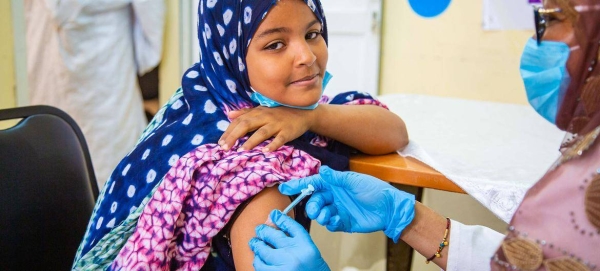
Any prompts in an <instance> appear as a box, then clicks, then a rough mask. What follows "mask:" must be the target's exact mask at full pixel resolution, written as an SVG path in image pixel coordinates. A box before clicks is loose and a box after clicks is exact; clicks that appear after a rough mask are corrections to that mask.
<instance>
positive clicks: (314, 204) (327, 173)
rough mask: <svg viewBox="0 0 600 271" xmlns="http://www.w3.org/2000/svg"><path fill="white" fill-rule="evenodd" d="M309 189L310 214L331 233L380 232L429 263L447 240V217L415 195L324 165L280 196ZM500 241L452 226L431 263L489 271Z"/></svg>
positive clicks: (477, 228)
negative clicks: (312, 189) (439, 253)
mask: <svg viewBox="0 0 600 271" xmlns="http://www.w3.org/2000/svg"><path fill="white" fill-rule="evenodd" d="M309 184H310V185H312V186H313V187H314V188H315V192H314V193H313V194H312V196H311V197H310V199H309V200H308V202H307V204H306V213H307V215H308V217H309V218H311V219H315V220H316V221H317V222H318V223H319V224H321V225H323V226H325V227H326V228H327V229H328V230H330V231H343V232H354V233H368V232H374V231H380V230H381V231H383V232H384V233H385V235H386V236H388V237H389V238H391V239H392V240H394V241H397V240H398V239H401V240H403V241H404V242H406V243H407V244H408V245H410V246H411V247H412V248H414V249H415V250H416V251H417V252H419V253H420V254H421V255H423V256H424V257H425V258H430V257H431V256H433V255H434V254H435V253H436V251H437V250H438V247H439V245H440V243H441V241H442V239H443V237H444V232H445V230H446V225H447V220H446V218H444V217H443V216H442V215H440V214H438V213H436V212H435V211H433V210H431V209H430V208H428V207H427V206H425V205H423V204H421V203H419V202H416V201H415V200H414V196H413V195H411V194H408V193H405V192H402V191H400V190H398V189H396V188H394V187H392V186H391V185H389V184H388V183H385V182H383V181H381V180H379V179H377V178H375V177H372V176H369V175H365V174H360V173H356V172H351V171H346V172H340V171H335V170H332V169H330V168H328V167H326V166H322V167H321V168H320V170H319V174H317V175H312V176H309V177H306V178H301V179H297V180H291V181H289V182H287V183H284V184H281V185H280V186H279V191H280V192H281V193H282V194H285V195H295V194H298V193H299V192H300V191H301V189H302V188H305V187H307V186H308V185H309ZM501 240H502V235H501V234H499V233H497V232H494V231H492V230H490V229H488V228H485V227H482V226H464V225H462V224H460V223H458V222H454V223H450V228H449V234H448V237H447V239H446V241H448V247H445V248H444V249H443V250H442V251H441V257H439V258H438V257H436V258H434V259H433V261H432V262H433V263H435V264H436V265H438V266H439V267H441V268H442V269H444V270H486V269H488V270H489V266H490V263H489V259H490V257H491V255H493V252H494V250H495V248H497V246H498V244H499V243H500V241H501ZM305 247H306V248H307V249H310V248H311V247H310V246H309V245H306V246H305Z"/></svg>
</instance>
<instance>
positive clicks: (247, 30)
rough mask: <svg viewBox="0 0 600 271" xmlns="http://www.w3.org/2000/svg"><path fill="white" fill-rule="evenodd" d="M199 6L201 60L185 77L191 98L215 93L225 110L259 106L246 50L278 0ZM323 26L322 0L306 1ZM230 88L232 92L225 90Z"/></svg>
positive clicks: (214, 1)
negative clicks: (255, 96) (249, 75)
mask: <svg viewBox="0 0 600 271" xmlns="http://www.w3.org/2000/svg"><path fill="white" fill-rule="evenodd" d="M203 1H204V3H202V2H201V4H200V6H199V17H200V21H199V23H198V37H199V41H200V59H201V60H200V63H198V64H196V65H194V67H192V68H191V69H189V70H188V71H187V73H186V75H185V76H184V78H183V87H184V94H185V96H186V98H187V99H190V98H192V97H196V96H198V94H197V90H198V89H201V90H208V91H210V92H212V93H213V97H214V99H215V100H216V103H218V104H221V105H223V106H224V108H223V109H226V110H228V109H239V108H244V107H249V106H250V105H251V104H252V105H256V103H253V102H252V101H251V100H250V95H251V94H252V90H251V89H250V80H249V78H248V72H247V70H246V61H245V58H246V53H247V52H246V51H247V48H248V46H249V45H250V41H251V39H252V37H253V36H254V33H255V32H256V30H257V29H258V26H259V25H260V23H261V22H262V19H263V18H265V17H266V15H267V13H268V11H269V10H270V9H271V8H272V7H273V6H274V5H276V4H277V2H278V1H277V0H242V1H241V4H240V1H239V0H219V1H218V0H203ZM305 2H306V4H307V5H308V6H309V7H310V8H311V10H312V11H313V13H314V14H315V16H316V17H317V19H318V20H320V21H321V25H322V26H323V38H324V39H325V42H327V26H326V21H325V17H324V15H323V8H322V6H321V3H320V2H319V1H316V2H315V1H313V0H305ZM223 90H229V91H223Z"/></svg>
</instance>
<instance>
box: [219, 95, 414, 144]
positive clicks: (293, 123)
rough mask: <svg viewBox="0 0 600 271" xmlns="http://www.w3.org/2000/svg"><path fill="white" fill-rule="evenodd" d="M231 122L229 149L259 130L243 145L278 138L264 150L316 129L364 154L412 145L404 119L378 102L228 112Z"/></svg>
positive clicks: (225, 141) (223, 138)
mask: <svg viewBox="0 0 600 271" xmlns="http://www.w3.org/2000/svg"><path fill="white" fill-rule="evenodd" d="M228 116H229V118H230V119H232V122H231V124H230V125H229V127H228V128H227V130H226V131H225V133H224V134H223V136H221V140H219V145H221V146H222V147H223V148H224V149H229V148H231V146H233V145H234V144H235V141H236V140H237V139H239V138H240V137H243V136H244V135H246V134H247V133H249V132H252V131H256V132H255V133H254V134H253V135H252V136H251V137H250V138H249V139H248V141H246V143H244V145H242V148H244V149H251V148H253V147H255V146H256V145H258V144H260V143H261V142H263V141H265V140H267V139H269V138H271V137H274V139H273V141H272V142H271V143H270V144H269V145H267V146H266V147H265V149H264V151H271V150H275V149H277V148H279V147H281V146H282V145H283V144H285V143H287V142H289V141H292V140H294V139H296V138H298V137H299V136H301V135H302V134H304V133H305V132H306V131H312V132H314V133H316V134H319V135H321V136H325V137H328V138H331V139H334V140H337V141H339V142H342V143H344V144H346V145H348V146H351V147H353V148H355V149H357V150H359V151H361V152H363V153H366V154H372V155H378V154H386V153H390V152H393V151H396V150H398V149H401V148H403V147H404V146H406V144H408V133H407V131H406V126H405V124H404V121H402V119H401V118H400V117H399V116H398V115H396V114H394V113H392V112H390V111H389V110H387V109H385V108H382V107H379V106H375V105H332V104H320V105H319V106H318V107H317V108H316V109H314V110H302V109H293V108H286V107H275V108H266V107H262V106H259V107H255V108H252V109H245V110H240V111H233V112H230V113H229V114H228Z"/></svg>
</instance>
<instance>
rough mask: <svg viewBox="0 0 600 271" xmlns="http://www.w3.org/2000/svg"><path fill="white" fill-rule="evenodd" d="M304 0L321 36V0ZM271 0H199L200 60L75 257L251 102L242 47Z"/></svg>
mask: <svg viewBox="0 0 600 271" xmlns="http://www.w3.org/2000/svg"><path fill="white" fill-rule="evenodd" d="M304 1H305V2H306V4H307V5H308V6H309V7H310V8H311V10H312V11H313V12H314V14H315V16H316V17H317V19H318V20H320V21H321V24H322V26H323V37H324V39H325V41H327V28H326V21H325V17H324V14H323V8H322V6H321V3H320V1H318V0H304ZM277 2H278V1H275V0H268V1H267V0H241V1H240V0H201V2H200V5H199V8H198V12H199V22H198V36H199V44H200V62H198V63H196V64H194V66H193V67H191V68H190V69H188V70H187V71H186V72H185V74H184V76H183V79H182V88H181V89H179V90H178V91H177V92H176V93H175V94H174V95H173V96H172V97H171V99H170V101H169V102H168V103H167V105H165V106H164V107H163V108H162V109H161V110H160V111H159V112H158V113H157V115H156V116H155V118H154V120H152V122H151V123H150V124H149V125H148V127H147V128H146V131H144V134H143V135H142V137H141V139H140V141H139V142H138V145H137V146H136V147H135V148H134V150H133V151H131V152H130V153H129V154H128V155H127V156H126V157H125V158H124V159H123V160H122V161H121V162H120V163H119V165H118V166H117V167H116V169H115V170H114V172H113V173H112V175H111V176H110V178H109V180H108V181H107V183H106V185H105V187H104V189H103V191H102V194H101V195H100V199H99V200H98V203H97V204H96V207H95V210H94V214H93V216H92V219H91V220H90V224H89V225H88V230H87V233H86V235H85V237H84V240H83V242H82V244H81V246H80V248H79V251H78V253H77V259H79V258H80V257H81V256H82V255H85V254H86V253H87V252H88V251H90V250H91V249H92V248H93V247H94V246H95V245H96V244H98V243H99V241H100V240H101V239H102V238H103V237H104V236H105V235H107V234H108V233H109V232H111V230H113V229H114V228H115V227H117V226H119V225H121V226H122V225H123V224H126V223H127V222H128V219H132V218H131V217H129V218H128V216H130V214H132V213H133V212H134V211H135V210H136V209H137V208H139V207H140V206H142V205H143V204H144V200H147V196H148V195H151V194H152V192H153V190H154V189H155V187H157V185H158V184H159V183H160V181H161V180H162V178H163V177H164V176H165V174H166V173H167V172H168V171H169V169H170V168H171V167H172V166H173V165H174V164H175V163H176V162H177V160H178V159H179V158H180V157H181V156H183V155H185V154H186V153H188V152H190V151H191V150H193V149H195V148H197V147H198V146H200V145H203V144H209V143H216V142H217V141H218V139H219V138H220V136H221V135H222V133H223V132H224V131H225V129H227V127H228V125H229V120H228V118H227V116H226V113H225V112H228V111H230V110H237V109H241V108H248V107H254V106H256V105H257V104H256V103H254V102H252V101H251V100H250V95H251V93H252V92H251V89H250V81H249V79H248V73H247V70H246V63H245V56H246V49H247V47H248V45H249V44H250V41H251V38H252V36H253V35H254V33H255V31H256V29H257V28H258V26H259V25H260V23H261V21H262V20H263V19H264V18H265V16H266V14H267V12H268V11H269V10H270V9H271V8H272V7H273V6H274V5H276V4H277ZM357 95H358V94H357ZM341 102H345V100H344V101H341ZM300 148H301V149H302V147H300Z"/></svg>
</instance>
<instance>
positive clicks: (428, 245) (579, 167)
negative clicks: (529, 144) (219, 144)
mask: <svg viewBox="0 0 600 271" xmlns="http://www.w3.org/2000/svg"><path fill="white" fill-rule="evenodd" d="M535 17H536V38H535V39H534V38H532V39H530V40H529V41H528V43H527V45H526V47H525V50H524V51H523V55H522V58H521V76H522V77H523V81H524V83H525V89H526V92H527V97H528V99H529V101H530V104H531V105H532V106H533V108H534V109H535V110H536V111H537V112H538V113H539V114H540V115H542V116H543V117H544V118H545V119H547V120H548V121H550V122H552V123H554V124H555V125H556V126H557V127H558V128H560V129H562V130H564V131H566V132H568V136H567V138H566V139H565V141H564V142H563V145H562V146H561V151H562V156H561V157H560V158H559V159H558V161H556V163H555V164H553V165H552V166H551V167H550V169H549V170H548V171H547V173H546V174H545V175H544V176H543V177H542V178H541V179H540V180H539V181H538V182H537V183H536V184H535V185H534V186H533V187H531V188H530V189H529V191H528V192H527V194H526V195H525V198H524V199H523V202H522V203H521V204H520V206H519V208H518V209H517V211H516V213H515V214H514V216H513V218H512V220H511V221H510V224H509V226H508V233H507V234H506V235H502V234H500V233H497V232H495V231H492V230H490V229H488V228H485V227H482V226H466V225H463V224H461V223H459V222H457V221H453V220H450V219H448V218H444V217H443V216H441V215H440V214H438V213H436V212H435V211H433V210H431V209H429V208H428V207H426V206H424V205H422V204H421V203H419V202H415V200H414V197H413V196H412V195H410V194H407V193H405V192H402V191H399V190H397V189H395V188H393V187H392V186H391V185H389V184H387V183H384V182H382V181H381V180H378V179H376V178H374V177H371V176H368V175H363V174H358V173H354V172H340V171H336V170H332V169H329V168H326V167H322V168H321V170H320V173H319V174H318V175H313V176H310V177H307V178H302V179H299V180H292V181H290V182H287V183H284V184H282V185H281V186H280V187H279V190H280V191H281V192H282V193H283V194H284V195H295V194H298V193H300V190H301V189H303V188H305V187H307V186H308V185H309V184H311V185H313V186H314V187H315V188H316V190H315V193H314V194H313V195H312V196H311V198H310V199H309V201H308V203H307V204H306V212H307V214H308V216H309V217H310V218H311V219H316V221H317V222H318V223H319V224H321V225H324V226H326V227H327V229H328V230H330V231H344V232H373V231H383V232H384V233H385V234H386V235H387V236H388V237H389V238H391V239H393V240H394V241H398V240H399V239H401V240H403V241H405V242H406V243H407V244H409V245H410V246H412V247H413V248H414V249H415V250H416V251H418V252H419V253H420V254H422V255H423V256H425V257H426V258H427V262H428V263H429V262H430V261H431V262H433V263H435V264H437V265H438V266H440V267H441V268H442V269H444V270H452V271H455V270H477V271H481V270H494V271H496V270H497V271H500V270H546V271H558V270H577V271H586V270H587V271H590V270H598V268H600V253H599V252H598V247H599V246H600V140H599V139H598V137H599V136H600V67H598V62H599V61H600V23H599V22H600V1H598V0H546V1H544V5H543V8H536V9H535ZM525 132H526V131H525ZM515 151H516V152H517V153H516V154H515V155H518V151H519V150H515ZM270 218H271V221H272V222H273V223H274V224H275V225H276V226H277V227H278V228H279V229H275V228H272V227H269V226H267V225H259V226H258V227H257V228H256V235H257V237H256V238H254V239H252V240H251V241H250V242H249V246H250V247H251V249H252V251H254V252H255V254H256V256H255V259H254V267H255V269H256V270H258V271H265V270H291V271H298V270H329V267H328V266H327V264H326V263H325V261H324V260H323V258H322V257H321V254H320V252H319V251H318V249H317V248H316V247H315V245H314V243H313V242H312V240H311V239H310V236H309V235H308V234H307V233H306V232H305V231H304V230H303V229H302V228H301V227H299V226H298V225H297V223H295V222H294V221H293V220H291V219H289V217H287V216H286V215H283V214H282V213H281V212H279V211H277V210H274V211H273V212H272V213H271V215H270Z"/></svg>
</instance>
